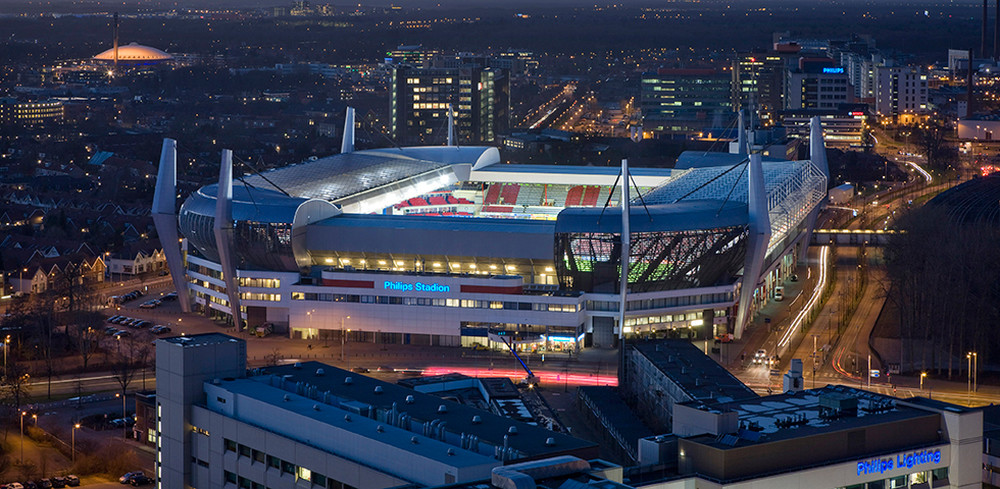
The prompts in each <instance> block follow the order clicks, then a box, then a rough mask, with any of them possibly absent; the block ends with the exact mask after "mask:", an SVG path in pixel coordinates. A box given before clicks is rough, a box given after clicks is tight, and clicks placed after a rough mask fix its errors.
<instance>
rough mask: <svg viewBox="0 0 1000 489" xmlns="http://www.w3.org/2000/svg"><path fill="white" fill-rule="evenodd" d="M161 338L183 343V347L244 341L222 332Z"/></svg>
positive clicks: (168, 341)
mask: <svg viewBox="0 0 1000 489" xmlns="http://www.w3.org/2000/svg"><path fill="white" fill-rule="evenodd" d="M159 340H160V341H165V342H167V343H173V344H175V345H181V346H183V347H194V346H204V345H221V344H224V343H238V342H240V341H242V340H239V339H236V338H233V337H232V336H229V335H227V334H222V333H202V334H196V335H192V336H173V337H170V338H160V339H159Z"/></svg>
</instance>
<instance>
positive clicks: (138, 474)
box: [118, 470, 146, 484]
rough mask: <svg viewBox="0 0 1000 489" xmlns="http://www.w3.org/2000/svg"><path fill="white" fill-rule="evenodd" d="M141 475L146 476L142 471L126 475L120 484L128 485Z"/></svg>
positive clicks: (121, 478)
mask: <svg viewBox="0 0 1000 489" xmlns="http://www.w3.org/2000/svg"><path fill="white" fill-rule="evenodd" d="M140 475H141V476H145V475H146V474H143V473H142V471H141V470H137V471H135V472H128V473H126V474H125V475H123V476H121V477H119V478H118V482H120V483H122V484H128V483H130V482H132V479H134V478H136V477H139V476H140Z"/></svg>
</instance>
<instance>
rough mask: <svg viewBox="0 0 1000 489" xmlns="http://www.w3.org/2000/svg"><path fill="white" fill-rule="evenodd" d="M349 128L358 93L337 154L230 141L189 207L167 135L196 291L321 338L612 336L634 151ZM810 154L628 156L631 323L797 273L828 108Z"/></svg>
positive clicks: (158, 202) (730, 329) (742, 306)
mask: <svg viewBox="0 0 1000 489" xmlns="http://www.w3.org/2000/svg"><path fill="white" fill-rule="evenodd" d="M353 137H354V136H353V111H352V110H351V109H348V124H347V125H346V129H345V134H344V142H343V145H342V151H341V152H340V154H337V155H333V156H329V157H325V158H319V159H313V160H311V161H305V162H302V163H298V164H293V165H290V166H287V167H283V168H278V169H274V170H270V171H267V172H264V173H260V174H253V175H245V176H236V177H234V176H233V173H232V152H230V151H228V150H227V151H224V152H223V158H222V159H223V161H222V165H221V170H220V178H219V183H218V184H212V185H208V186H205V187H202V188H201V189H199V190H198V191H197V192H194V193H193V194H191V195H190V196H189V197H188V198H187V199H186V200H185V201H184V202H183V204H182V205H181V206H180V211H179V212H177V211H176V209H177V207H176V201H175V195H176V186H175V180H176V143H175V142H174V141H173V140H169V139H167V140H165V141H164V145H163V153H162V155H161V164H160V170H159V178H158V181H157V188H156V194H155V197H154V203H153V215H154V220H155V222H156V226H157V231H158V232H159V233H160V238H161V241H162V242H163V243H180V246H179V247H171V246H166V248H167V249H166V250H165V251H166V254H167V258H168V263H169V265H170V268H171V270H184V271H185V272H184V273H174V274H173V280H174V283H175V286H176V287H177V290H178V292H179V294H180V295H181V298H182V300H181V303H182V307H184V308H186V310H191V309H192V308H194V309H198V310H201V311H202V312H205V313H206V314H209V315H213V316H219V317H224V318H227V319H228V320H233V318H232V311H234V310H235V311H239V319H238V321H234V323H238V324H241V325H243V326H246V327H249V328H251V329H253V328H255V327H257V326H260V325H263V324H265V323H268V324H269V325H271V326H272V327H274V329H275V330H276V331H280V332H283V333H284V334H288V335H289V336H292V337H296V338H305V339H321V340H322V339H333V340H335V341H340V340H341V339H342V338H346V339H347V340H349V341H364V342H376V343H398V344H423V345H454V346H475V345H482V346H484V347H489V348H506V346H504V343H503V342H506V341H510V342H511V343H512V344H513V345H514V346H515V347H516V348H518V349H521V350H532V351H576V350H578V349H580V348H586V347H614V346H615V345H616V342H617V327H618V325H617V323H618V320H617V316H618V308H619V300H620V295H619V293H618V291H619V280H620V278H619V275H620V257H621V248H622V243H621V234H622V218H621V212H622V211H621V207H620V204H621V203H620V202H619V200H620V195H621V189H619V188H618V187H616V182H619V179H618V177H619V169H618V168H613V167H582V166H570V165H553V166H536V165H516V164H502V163H500V154H499V151H498V150H497V149H496V148H493V147H457V146H440V147H404V148H388V149H373V150H364V151H355V150H354V144H353ZM810 153H811V160H801V161H786V160H778V159H766V158H765V159H762V158H761V157H760V155H757V154H754V155H748V154H745V153H743V154H739V153H736V154H728V153H713V154H706V155H692V154H685V155H682V158H681V161H680V162H679V164H678V166H677V167H676V168H673V169H659V168H656V169H654V168H635V169H632V170H631V171H630V174H631V178H629V181H630V183H631V188H632V190H631V195H632V196H634V197H635V199H634V200H633V201H632V204H634V205H632V206H631V211H630V220H629V223H630V224H629V225H630V233H629V236H630V238H631V245H630V246H629V251H630V253H629V256H630V259H629V273H628V288H629V293H628V294H627V298H626V300H627V306H626V321H625V325H624V332H625V334H626V335H629V336H639V337H684V338H709V337H712V336H717V335H721V334H726V333H732V334H734V335H735V336H737V337H739V336H740V334H741V333H742V329H743V326H744V325H745V324H746V323H747V321H748V320H749V319H750V318H751V317H752V315H753V313H754V311H755V310H756V309H757V308H758V307H760V306H761V305H762V304H764V303H765V302H766V301H767V300H768V297H769V296H771V295H772V294H773V290H774V287H775V286H776V285H779V284H780V283H782V282H783V281H784V280H786V279H787V278H788V277H789V276H790V275H791V273H792V270H794V266H795V262H796V261H797V260H798V258H799V257H800V256H801V254H802V252H803V250H804V247H806V246H807V245H808V242H809V241H808V236H809V233H810V232H811V228H812V225H813V222H814V220H815V216H816V213H817V211H818V206H819V204H820V203H821V202H822V201H823V199H824V198H825V196H826V189H827V181H828V179H829V170H828V169H827V164H826V156H825V150H824V147H823V139H822V132H821V128H820V127H819V123H818V121H814V122H813V129H812V137H811V138H810ZM636 190H638V196H637V194H636ZM606 204H609V205H608V206H607V207H606ZM178 230H179V233H180V234H178ZM746 277H752V280H750V281H747V280H745V278H746ZM745 283H749V284H750V286H749V287H742V285H743V284H745ZM502 341H503V342H502Z"/></svg>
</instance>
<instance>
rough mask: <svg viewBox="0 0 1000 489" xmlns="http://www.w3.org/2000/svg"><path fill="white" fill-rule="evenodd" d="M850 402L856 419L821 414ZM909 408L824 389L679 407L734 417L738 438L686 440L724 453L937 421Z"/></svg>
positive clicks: (875, 396) (846, 391) (889, 400)
mask: <svg viewBox="0 0 1000 489" xmlns="http://www.w3.org/2000/svg"><path fill="white" fill-rule="evenodd" d="M852 399H854V400H856V401H857V402H856V405H857V413H856V415H855V414H853V413H850V414H843V415H840V416H831V415H829V414H824V412H826V413H829V412H830V411H829V407H830V406H833V405H836V404H838V403H839V402H841V401H847V402H848V403H853V401H851V400H852ZM909 402H910V401H901V400H898V399H896V398H894V397H891V396H884V395H881V394H876V393H873V392H868V391H864V390H860V389H855V388H853V387H847V386H842V385H828V386H825V387H821V388H818V389H809V390H804V391H800V392H794V393H784V394H775V395H772V396H766V397H758V398H756V399H745V400H740V401H733V402H727V403H718V404H711V405H705V404H703V403H699V402H698V401H689V402H686V403H683V404H684V405H685V406H689V407H696V408H699V409H704V410H710V411H720V412H725V411H735V412H736V413H737V414H738V416H739V420H740V431H739V434H730V435H722V436H714V435H700V436H694V437H690V438H687V440H691V441H695V442H697V443H700V444H704V445H708V446H711V447H715V448H719V449H722V450H725V449H729V448H736V447H746V446H751V445H755V444H759V443H771V442H775V441H780V440H788V439H793V438H800V437H804V436H811V435H815V434H821V433H828V432H834V431H843V430H851V429H858V428H864V427H866V426H872V425H878V424H884V423H892V422H898V421H903V420H908V419H916V418H922V417H938V416H939V414H938V413H936V412H934V411H932V410H925V409H919V408H916V407H910V406H908V405H906V404H907V403H909ZM941 404H942V405H943V406H945V407H947V406H951V405H950V404H946V403H941ZM790 420H794V422H795V424H786V423H787V422H788V421H790Z"/></svg>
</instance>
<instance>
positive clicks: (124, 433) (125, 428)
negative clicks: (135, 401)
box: [115, 391, 128, 438]
mask: <svg viewBox="0 0 1000 489" xmlns="http://www.w3.org/2000/svg"><path fill="white" fill-rule="evenodd" d="M115 397H121V398H122V438H128V423H126V422H125V391H122V392H121V393H118V392H116V393H115Z"/></svg>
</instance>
